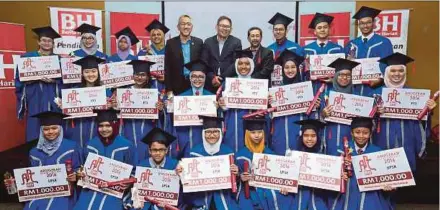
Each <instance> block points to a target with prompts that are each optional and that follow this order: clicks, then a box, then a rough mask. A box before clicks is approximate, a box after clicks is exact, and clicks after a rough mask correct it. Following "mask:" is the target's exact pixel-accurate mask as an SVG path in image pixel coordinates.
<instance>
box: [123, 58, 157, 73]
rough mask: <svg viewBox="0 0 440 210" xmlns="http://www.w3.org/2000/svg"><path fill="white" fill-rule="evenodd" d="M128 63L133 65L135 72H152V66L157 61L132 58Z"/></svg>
mask: <svg viewBox="0 0 440 210" xmlns="http://www.w3.org/2000/svg"><path fill="white" fill-rule="evenodd" d="M128 64H130V65H133V72H134V74H137V73H141V72H145V73H147V74H150V67H151V66H152V65H153V64H155V62H151V61H144V60H132V61H130V62H129V63H128Z"/></svg>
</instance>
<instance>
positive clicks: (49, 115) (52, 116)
mask: <svg viewBox="0 0 440 210" xmlns="http://www.w3.org/2000/svg"><path fill="white" fill-rule="evenodd" d="M68 116H69V115H65V114H63V113H60V112H51V111H47V112H41V113H39V114H36V115H32V116H31V117H35V118H38V119H39V120H40V125H44V126H47V125H62V124H63V118H65V117H68Z"/></svg>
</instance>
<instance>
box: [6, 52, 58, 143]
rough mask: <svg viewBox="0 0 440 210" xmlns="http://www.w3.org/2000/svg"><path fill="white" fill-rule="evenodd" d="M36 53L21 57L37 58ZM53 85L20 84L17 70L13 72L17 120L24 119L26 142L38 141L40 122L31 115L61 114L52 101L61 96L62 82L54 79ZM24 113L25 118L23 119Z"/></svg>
mask: <svg viewBox="0 0 440 210" xmlns="http://www.w3.org/2000/svg"><path fill="white" fill-rule="evenodd" d="M39 56H40V55H39V53H38V51H34V52H27V53H25V54H23V55H22V56H21V57H22V58H26V57H39ZM54 80H55V82H54V83H45V82H43V81H29V82H20V76H19V74H18V69H17V70H16V72H15V95H16V99H17V101H16V104H17V117H18V119H23V118H25V119H26V141H31V140H34V139H38V137H39V133H40V122H39V120H38V119H37V118H34V117H31V116H32V115H35V114H38V113H41V112H45V111H55V112H61V110H60V109H59V108H58V106H57V105H56V104H55V102H54V99H55V98H56V97H59V96H61V88H62V81H61V79H54ZM25 113H26V117H25Z"/></svg>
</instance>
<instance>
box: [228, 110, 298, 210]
mask: <svg viewBox="0 0 440 210" xmlns="http://www.w3.org/2000/svg"><path fill="white" fill-rule="evenodd" d="M265 123H266V120H265V119H264V118H263V119H258V118H254V119H248V120H246V121H245V129H246V131H245V147H243V148H241V149H240V150H239V151H238V152H237V153H236V155H235V157H236V163H237V165H238V167H239V171H240V180H241V182H240V184H239V188H238V192H237V194H238V195H237V201H238V205H239V207H240V208H241V209H248V210H252V209H255V210H257V209H264V210H272V209H280V210H283V209H286V210H287V209H292V206H293V203H294V194H293V193H288V191H287V190H286V189H282V190H281V191H278V190H268V189H263V188H257V187H249V191H250V197H249V199H247V198H246V197H245V193H244V183H243V182H247V181H249V180H250V179H251V177H252V175H251V174H250V172H249V171H244V162H245V161H247V162H248V164H249V167H250V168H251V167H252V159H253V155H254V153H263V154H274V152H273V151H272V150H271V149H269V148H268V147H267V146H266V144H265V138H264V137H265V135H266V133H265V132H264V128H265Z"/></svg>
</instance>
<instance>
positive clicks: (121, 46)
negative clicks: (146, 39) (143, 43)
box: [107, 26, 139, 63]
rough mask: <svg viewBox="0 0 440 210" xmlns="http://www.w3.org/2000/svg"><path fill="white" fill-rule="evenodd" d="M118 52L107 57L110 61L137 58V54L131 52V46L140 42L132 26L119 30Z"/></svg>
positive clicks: (117, 36) (117, 35) (117, 38)
mask: <svg viewBox="0 0 440 210" xmlns="http://www.w3.org/2000/svg"><path fill="white" fill-rule="evenodd" d="M115 36H116V43H117V44H116V45H117V46H116V47H117V48H116V54H114V55H112V56H110V57H109V58H108V59H107V62H108V63H111V62H120V61H126V60H137V56H134V55H132V54H130V50H131V49H130V48H131V46H132V45H135V44H136V43H138V42H139V39H138V38H137V37H136V35H135V34H134V33H133V31H132V30H131V29H130V27H128V26H127V27H125V28H123V29H121V30H120V31H118V32H117V33H116V34H115Z"/></svg>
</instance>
